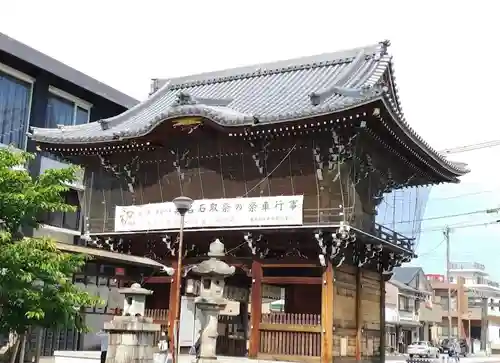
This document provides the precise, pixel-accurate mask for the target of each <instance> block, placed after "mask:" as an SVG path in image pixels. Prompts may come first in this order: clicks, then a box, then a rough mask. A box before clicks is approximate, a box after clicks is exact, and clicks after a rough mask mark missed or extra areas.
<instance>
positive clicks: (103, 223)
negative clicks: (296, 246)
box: [89, 204, 414, 252]
mask: <svg viewBox="0 0 500 363" xmlns="http://www.w3.org/2000/svg"><path fill="white" fill-rule="evenodd" d="M101 205H102V204H101ZM108 207H110V208H114V205H113V206H108ZM93 208H94V209H93V212H92V215H93V216H92V215H91V217H90V220H89V223H90V233H91V234H106V233H110V232H114V223H115V219H114V218H113V217H111V218H110V217H108V215H107V214H106V213H104V211H105V210H103V213H102V214H103V215H102V216H100V215H99V214H100V213H98V212H97V213H96V209H97V208H98V205H94V206H93ZM101 208H102V207H101ZM350 213H351V211H350V209H349V208H305V209H304V211H303V224H302V226H296V227H293V228H303V227H318V228H321V227H322V226H331V225H340V223H341V222H343V221H345V217H344V215H349V214H350ZM347 224H349V223H347ZM223 227H228V226H220V227H218V228H217V229H221V228H223ZM228 228H229V227H228ZM263 228H264V227H263ZM265 228H266V229H273V228H276V229H279V226H275V227H270V226H266V227H265ZM211 229H214V228H200V229H198V228H188V229H187V230H194V231H201V230H203V231H205V230H206V231H209V230H211ZM241 229H244V227H241ZM359 230H361V231H362V232H364V233H365V234H366V235H367V236H373V237H375V238H378V239H380V240H382V241H384V242H387V243H390V244H393V245H395V246H398V247H400V248H402V249H405V250H407V251H412V252H413V251H414V239H413V238H409V237H406V236H404V235H402V234H400V233H398V232H395V231H393V230H391V229H389V228H387V227H385V226H383V225H381V224H377V223H373V224H372V228H371V229H369V230H367V229H363V228H359ZM150 232H153V231H150ZM137 233H139V231H137Z"/></svg>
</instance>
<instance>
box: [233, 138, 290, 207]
mask: <svg viewBox="0 0 500 363" xmlns="http://www.w3.org/2000/svg"><path fill="white" fill-rule="evenodd" d="M296 147H297V144H294V145H293V146H292V148H291V149H290V150H289V151H288V153H287V154H286V155H285V156H284V157H283V159H281V161H280V162H279V163H278V165H276V167H275V168H274V169H273V170H271V172H269V173H268V174H267V175H266V176H265V177H264V178H262V179H261V180H260V181H259V182H258V183H257V184H255V185H254V186H253V188H252V189H250V190H249V191H248V192H246V193H245V194H243V195H242V196H241V197H240V198H244V197H246V196H247V195H248V194H250V193H251V192H253V191H254V190H255V189H256V188H257V187H258V186H260V185H261V184H262V183H264V182H265V181H266V180H267V179H268V178H269V177H270V176H271V175H272V174H273V173H274V172H275V171H276V170H277V169H278V168H279V167H280V166H281V164H283V163H284V162H285V160H286V159H287V158H288V157H289V156H290V154H291V153H292V152H293V151H294V150H295V148H296Z"/></svg>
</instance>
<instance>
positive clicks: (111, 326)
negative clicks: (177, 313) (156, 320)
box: [104, 316, 161, 363]
mask: <svg viewBox="0 0 500 363" xmlns="http://www.w3.org/2000/svg"><path fill="white" fill-rule="evenodd" d="M160 328H161V326H160V325H159V324H153V319H152V318H145V317H141V316H115V318H114V319H113V320H112V321H110V322H108V323H105V324H104V330H105V331H106V332H107V333H108V334H109V342H108V354H107V357H106V363H153V354H154V352H155V346H156V345H155V341H154V336H155V333H156V332H159V331H160Z"/></svg>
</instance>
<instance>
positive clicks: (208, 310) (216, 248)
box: [191, 239, 236, 363]
mask: <svg viewBox="0 0 500 363" xmlns="http://www.w3.org/2000/svg"><path fill="white" fill-rule="evenodd" d="M225 255H226V254H225V253H224V245H223V244H222V243H221V242H220V241H219V240H218V239H217V240H215V241H214V242H212V243H211V244H210V249H209V252H208V257H210V258H209V259H208V260H206V261H203V262H201V263H200V264H198V265H196V266H194V267H193V269H192V270H191V271H192V272H193V273H194V274H197V275H199V276H200V277H201V287H200V296H198V297H197V298H196V300H195V305H196V307H197V308H198V309H200V313H201V319H200V320H201V324H202V326H201V336H200V352H199V358H198V362H199V363H202V362H210V361H213V360H216V359H217V356H216V354H215V352H216V346H217V335H218V332H217V329H218V324H219V322H218V321H219V314H220V312H221V311H222V310H223V309H224V308H225V307H226V304H227V301H226V299H224V285H225V279H226V278H227V277H229V276H231V275H233V274H234V272H235V270H236V269H235V267H234V266H229V265H228V264H227V263H225V262H224V261H221V260H220V258H222V257H224V256H225Z"/></svg>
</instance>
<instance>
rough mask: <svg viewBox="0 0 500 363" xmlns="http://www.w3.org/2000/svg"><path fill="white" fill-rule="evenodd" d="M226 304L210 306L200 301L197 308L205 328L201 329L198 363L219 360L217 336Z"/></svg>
mask: <svg viewBox="0 0 500 363" xmlns="http://www.w3.org/2000/svg"><path fill="white" fill-rule="evenodd" d="M225 305H226V304H210V303H208V304H207V303H203V302H200V301H197V302H196V306H197V307H198V308H199V309H200V313H201V315H202V319H201V320H202V322H203V326H202V327H201V336H200V338H201V345H200V354H199V355H200V358H199V359H198V362H209V361H212V360H216V359H217V355H216V348H217V336H218V327H219V313H220V311H221V310H223V309H224V306H225Z"/></svg>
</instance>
